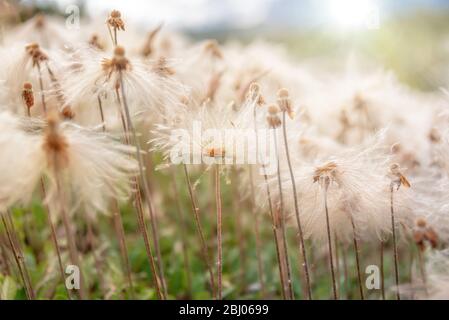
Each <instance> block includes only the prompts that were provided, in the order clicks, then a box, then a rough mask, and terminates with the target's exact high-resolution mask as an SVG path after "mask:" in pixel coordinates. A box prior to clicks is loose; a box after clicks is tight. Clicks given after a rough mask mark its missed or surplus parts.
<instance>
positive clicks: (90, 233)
mask: <svg viewBox="0 0 449 320" xmlns="http://www.w3.org/2000/svg"><path fill="white" fill-rule="evenodd" d="M84 219H85V221H86V226H87V242H88V243H89V247H90V249H91V251H92V256H93V258H94V264H95V271H96V272H97V277H98V282H99V285H100V286H99V287H100V291H101V293H102V294H103V297H104V296H105V294H106V290H107V288H106V282H105V279H104V276H103V271H102V269H103V268H102V263H101V260H100V257H99V256H98V253H97V251H96V249H97V241H96V237H95V233H94V230H93V227H92V221H91V220H90V218H89V217H88V216H87V215H86V214H85V217H84Z"/></svg>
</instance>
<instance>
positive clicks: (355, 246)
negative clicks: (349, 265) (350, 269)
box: [351, 214, 365, 300]
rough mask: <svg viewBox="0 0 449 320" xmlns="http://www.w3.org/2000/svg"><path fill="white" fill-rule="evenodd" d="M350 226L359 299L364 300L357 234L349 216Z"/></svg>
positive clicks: (352, 220)
mask: <svg viewBox="0 0 449 320" xmlns="http://www.w3.org/2000/svg"><path fill="white" fill-rule="evenodd" d="M351 224H352V240H353V242H354V252H355V264H356V268H357V279H358V280H359V291H360V299H362V300H365V295H364V293H363V280H362V273H361V271H360V253H359V242H358V240H357V232H356V228H355V223H354V218H353V217H352V214H351Z"/></svg>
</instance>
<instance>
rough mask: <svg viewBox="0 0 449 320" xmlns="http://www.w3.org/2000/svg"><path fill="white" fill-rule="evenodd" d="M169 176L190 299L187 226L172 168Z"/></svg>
mask: <svg viewBox="0 0 449 320" xmlns="http://www.w3.org/2000/svg"><path fill="white" fill-rule="evenodd" d="M170 174H171V178H172V185H173V196H174V197H175V202H176V212H177V214H178V220H179V229H180V233H181V243H182V255H183V260H184V269H185V274H186V278H187V293H188V296H189V297H191V295H192V272H191V269H190V260H189V254H188V249H187V248H188V246H189V244H188V239H187V232H186V231H187V224H186V219H185V215H184V211H183V210H182V205H181V197H180V195H179V190H178V185H177V183H176V174H175V171H174V170H173V167H170Z"/></svg>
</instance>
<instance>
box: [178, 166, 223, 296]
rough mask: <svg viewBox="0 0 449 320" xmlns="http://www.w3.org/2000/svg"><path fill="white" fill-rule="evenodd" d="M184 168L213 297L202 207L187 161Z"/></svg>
mask: <svg viewBox="0 0 449 320" xmlns="http://www.w3.org/2000/svg"><path fill="white" fill-rule="evenodd" d="M183 169H184V176H185V179H186V182H187V187H188V190H189V196H190V202H191V204H192V212H193V216H194V219H195V226H196V230H197V233H198V235H199V238H200V246H201V253H202V256H203V260H204V263H205V264H206V267H207V269H208V270H209V278H210V287H211V291H212V297H214V298H215V297H216V292H215V280H214V272H213V269H212V265H211V263H210V259H209V254H208V248H207V244H206V240H205V237H204V232H203V228H202V226H201V220H200V208H199V206H198V203H197V200H196V197H195V194H194V191H193V187H192V182H191V181H190V176H189V171H188V170H187V165H186V164H185V163H183Z"/></svg>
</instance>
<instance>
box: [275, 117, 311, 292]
mask: <svg viewBox="0 0 449 320" xmlns="http://www.w3.org/2000/svg"><path fill="white" fill-rule="evenodd" d="M285 114H286V112H285V111H283V112H282V129H283V133H284V134H283V135H284V146H285V155H286V156H287V164H288V170H289V172H290V179H291V182H292V190H293V200H294V205H295V217H296V224H297V226H298V231H299V241H300V245H299V247H300V248H298V249H299V252H300V254H302V259H303V267H304V275H305V280H306V287H307V298H308V299H309V300H311V299H312V289H311V287H310V276H309V264H308V262H307V254H306V247H305V243H304V235H303V231H302V225H301V219H300V216H299V206H298V194H297V193H296V182H295V175H294V174H293V168H292V163H291V160H290V152H289V150H288V141H287V124H286V116H285Z"/></svg>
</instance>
